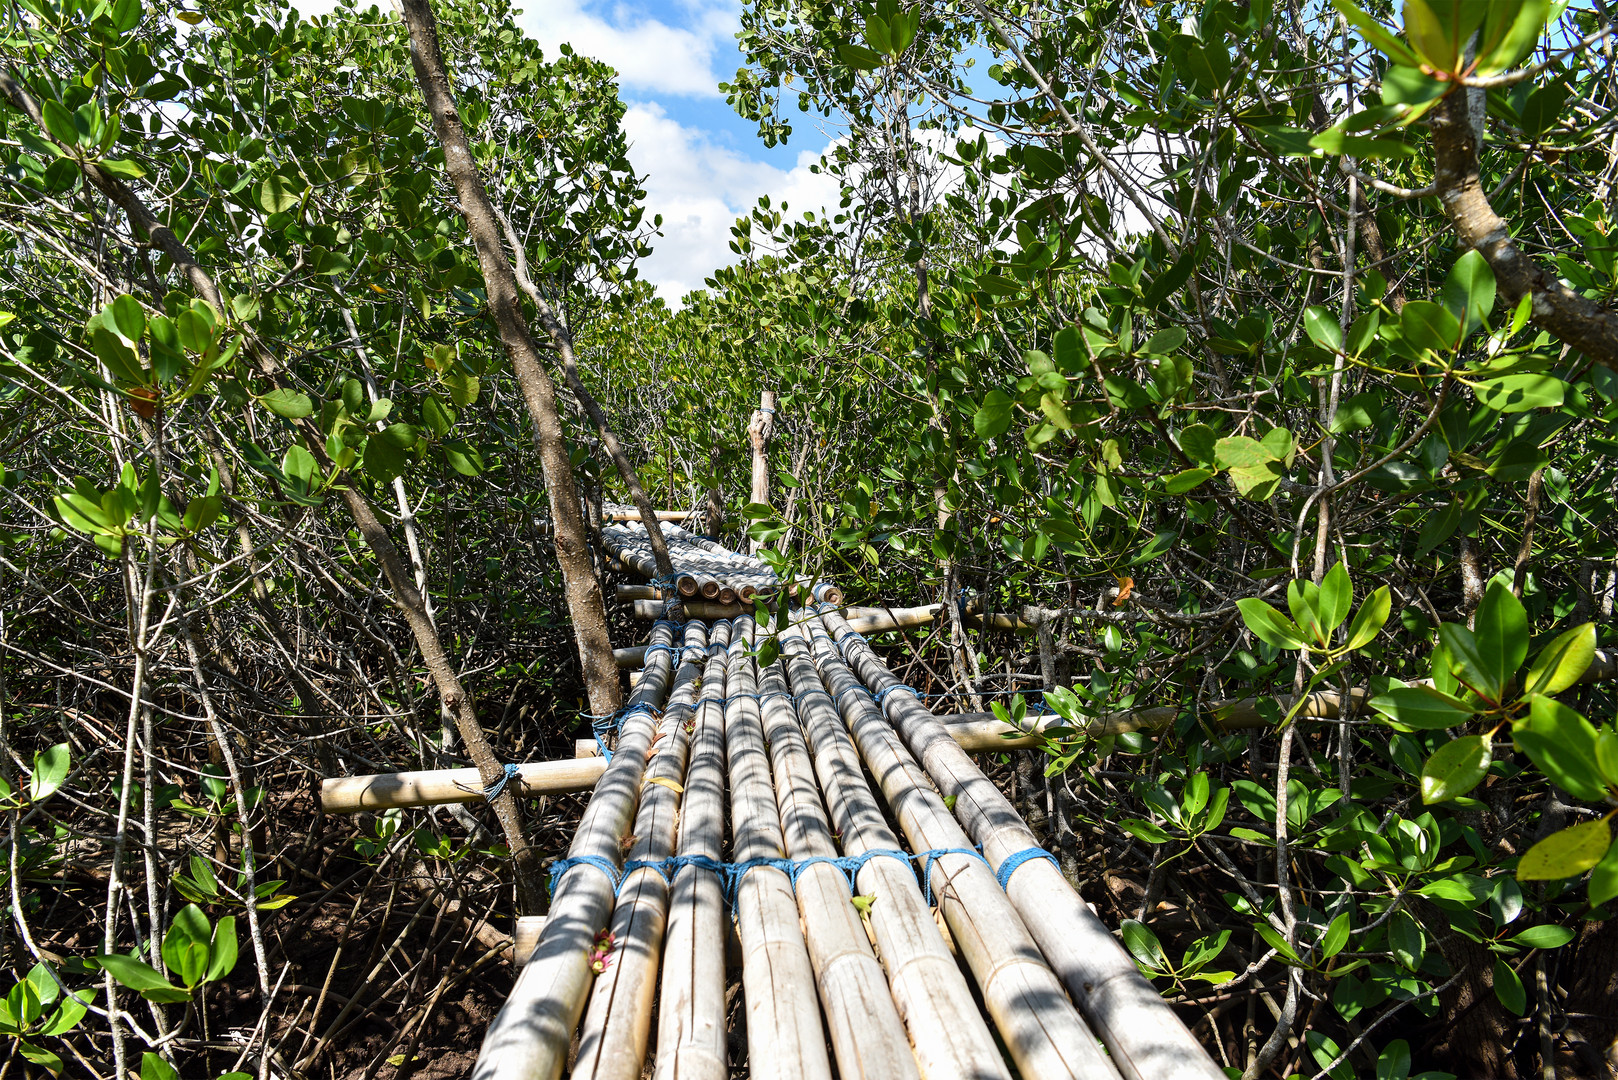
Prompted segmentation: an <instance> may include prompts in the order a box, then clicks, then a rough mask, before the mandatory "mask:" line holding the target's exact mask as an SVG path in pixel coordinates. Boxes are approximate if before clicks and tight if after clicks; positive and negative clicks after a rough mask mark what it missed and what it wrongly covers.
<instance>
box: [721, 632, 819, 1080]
mask: <svg viewBox="0 0 1618 1080" xmlns="http://www.w3.org/2000/svg"><path fill="white" fill-rule="evenodd" d="M731 626H732V629H731V640H730V661H729V669H728V672H727V675H726V683H725V692H726V700H725V744H726V749H727V752H728V756H729V759H730V802H731V810H730V820H731V828H732V830H733V833H734V835H733V837H732V853H731V858H732V859H733V860H734V861H735V862H738V863H746V862H750V861H752V860H754V859H784V858H786V843H785V839H784V838H783V837H782V835H781V819H780V816H779V814H778V813H777V811H776V808H775V793H774V791H773V790H772V789H771V787H770V762H769V758H768V756H767V755H766V754H765V750H764V727H763V724H762V723H761V722H760V720H759V703H758V678H757V676H756V674H755V671H754V664H753V658H752V657H751V656H750V655H749V653H750V652H751V650H752V648H753V635H754V631H755V627H754V624H753V620H752V619H750V618H748V617H747V616H745V615H744V616H742V617H741V618H739V619H737V620H736V621H735V622H734V623H732V624H731ZM735 900H736V932H737V936H738V937H739V938H740V939H741V944H742V992H743V994H744V996H745V1003H746V1008H747V1070H748V1073H749V1074H750V1075H751V1076H752V1077H753V1080H831V1060H830V1059H829V1058H828V1057H827V1056H826V1035H825V1029H824V1028H823V1027H822V1025H821V1022H820V1003H819V1000H818V999H817V998H816V996H815V972H814V968H813V967H811V966H810V963H809V950H808V947H807V946H806V945H805V944H804V941H803V929H802V926H801V924H800V923H799V921H798V907H797V902H796V901H795V900H794V899H793V895H792V882H791V880H790V879H789V878H788V877H787V875H786V873H785V872H784V871H782V870H779V869H776V868H775V867H771V866H761V867H758V868H757V869H754V870H750V871H748V872H747V873H746V874H745V875H743V876H742V879H741V881H740V882H739V883H738V884H737V886H736V898H735Z"/></svg>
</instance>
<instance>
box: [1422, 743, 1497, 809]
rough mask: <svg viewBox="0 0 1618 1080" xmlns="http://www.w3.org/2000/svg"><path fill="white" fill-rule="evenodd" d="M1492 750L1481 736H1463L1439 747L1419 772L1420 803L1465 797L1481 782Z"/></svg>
mask: <svg viewBox="0 0 1618 1080" xmlns="http://www.w3.org/2000/svg"><path fill="white" fill-rule="evenodd" d="M1493 760H1494V749H1493V747H1492V746H1491V744H1490V742H1489V739H1488V738H1487V737H1485V736H1483V735H1467V736H1464V737H1463V738H1459V739H1454V740H1451V741H1450V742H1447V743H1445V744H1444V745H1443V746H1441V747H1439V748H1438V749H1437V750H1436V751H1435V752H1434V753H1433V755H1432V757H1430V758H1428V759H1427V764H1426V765H1425V766H1423V767H1422V770H1421V801H1422V802H1424V803H1428V804H1429V805H1430V804H1432V803H1441V802H1448V801H1449V800H1451V799H1454V798H1457V797H1459V796H1461V795H1465V794H1466V793H1467V792H1469V791H1471V790H1472V789H1473V788H1475V787H1477V786H1478V784H1479V783H1480V782H1481V781H1482V780H1483V777H1484V776H1485V775H1486V774H1487V773H1488V771H1489V764H1490V763H1491V762H1492V761H1493Z"/></svg>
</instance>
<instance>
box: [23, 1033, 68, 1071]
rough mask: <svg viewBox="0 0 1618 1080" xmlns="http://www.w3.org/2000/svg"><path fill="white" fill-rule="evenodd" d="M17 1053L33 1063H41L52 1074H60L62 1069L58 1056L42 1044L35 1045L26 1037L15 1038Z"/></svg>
mask: <svg viewBox="0 0 1618 1080" xmlns="http://www.w3.org/2000/svg"><path fill="white" fill-rule="evenodd" d="M17 1053H19V1054H21V1055H22V1056H23V1057H24V1058H25V1059H27V1060H28V1061H32V1062H33V1063H34V1064H35V1065H41V1066H43V1067H44V1068H46V1069H48V1070H49V1071H50V1072H51V1073H52V1074H60V1073H61V1071H62V1069H63V1065H62V1059H61V1058H60V1057H58V1056H56V1055H55V1054H54V1053H52V1052H51V1051H49V1050H47V1049H45V1048H44V1047H43V1046H35V1045H34V1044H33V1043H31V1042H28V1041H27V1040H26V1039H19V1040H17Z"/></svg>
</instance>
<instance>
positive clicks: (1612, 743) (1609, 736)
mask: <svg viewBox="0 0 1618 1080" xmlns="http://www.w3.org/2000/svg"><path fill="white" fill-rule="evenodd" d="M1596 768H1598V769H1600V770H1601V778H1602V779H1603V780H1605V781H1606V782H1607V783H1608V784H1609V785H1610V786H1612V787H1614V788H1618V731H1614V730H1613V729H1612V728H1602V729H1601V730H1600V731H1598V732H1597V733H1596Z"/></svg>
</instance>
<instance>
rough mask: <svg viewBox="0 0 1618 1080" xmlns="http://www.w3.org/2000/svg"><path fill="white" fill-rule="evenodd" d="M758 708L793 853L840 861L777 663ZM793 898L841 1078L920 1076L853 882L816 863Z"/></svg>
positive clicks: (765, 675)
mask: <svg viewBox="0 0 1618 1080" xmlns="http://www.w3.org/2000/svg"><path fill="white" fill-rule="evenodd" d="M759 704H760V709H761V712H762V715H763V722H764V737H765V743H766V745H767V746H768V748H769V753H770V762H771V766H772V769H773V772H774V777H775V798H776V803H777V806H778V807H779V809H780V813H781V827H782V832H783V834H784V836H785V839H786V848H787V853H788V855H789V856H790V857H791V858H793V859H797V860H802V859H807V858H811V857H828V856H835V855H837V854H838V852H837V847H836V845H835V844H834V843H833V841H832V831H831V826H830V824H829V823H828V822H827V819H826V811H825V809H824V808H823V807H822V806H821V802H820V792H819V790H817V787H816V784H815V773H814V766H813V764H812V763H811V761H810V758H809V750H808V748H807V746H806V745H805V743H804V738H803V731H802V730H801V729H800V728H799V726H798V718H797V715H796V714H795V713H794V711H793V707H792V704H791V694H790V693H789V692H788V690H787V679H786V673H785V670H784V669H783V667H782V665H781V663H780V661H777V662H775V663H773V664H771V665H770V666H769V667H768V668H766V669H764V671H763V672H762V673H761V675H760V677H759ZM756 872H757V871H755V873H756ZM748 876H749V877H751V876H752V875H751V874H749V875H748ZM796 892H797V899H798V913H799V916H800V917H801V918H802V920H803V926H804V937H805V940H806V941H807V943H808V945H809V960H810V963H811V965H812V966H813V967H814V970H815V979H816V983H817V985H818V987H819V990H820V1001H821V1005H822V1006H823V1007H824V1009H825V1016H826V1026H827V1028H828V1031H829V1034H830V1036H831V1044H832V1052H833V1055H834V1056H835V1058H836V1060H837V1069H838V1073H839V1074H840V1075H842V1076H848V1077H865V1076H869V1077H884V1078H887V1077H892V1078H895V1080H900V1078H919V1076H920V1073H919V1071H918V1070H917V1068H916V1061H915V1056H914V1055H913V1054H912V1053H911V1052H910V1047H909V1042H908V1039H907V1038H906V1034H905V1029H904V1024H903V1022H902V1021H901V1020H900V1018H899V1012H898V1009H897V1008H896V1007H895V1005H894V1001H893V996H892V994H891V993H890V992H889V991H888V987H887V981H886V979H885V978H884V976H883V972H882V965H881V964H879V963H878V962H877V959H876V956H875V954H874V953H873V952H872V950H871V942H870V939H869V938H868V937H867V936H866V933H865V927H864V925H863V923H862V922H861V920H860V917H859V913H858V911H857V910H856V909H855V907H854V905H853V903H852V898H851V894H850V892H849V886H848V879H847V878H846V877H845V876H844V875H843V872H842V871H841V870H839V869H837V868H836V867H835V866H832V865H830V864H828V863H812V864H810V865H808V866H805V867H804V868H803V869H802V870H801V871H800V872H799V873H798V879H797V882H796Z"/></svg>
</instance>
